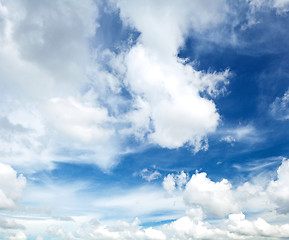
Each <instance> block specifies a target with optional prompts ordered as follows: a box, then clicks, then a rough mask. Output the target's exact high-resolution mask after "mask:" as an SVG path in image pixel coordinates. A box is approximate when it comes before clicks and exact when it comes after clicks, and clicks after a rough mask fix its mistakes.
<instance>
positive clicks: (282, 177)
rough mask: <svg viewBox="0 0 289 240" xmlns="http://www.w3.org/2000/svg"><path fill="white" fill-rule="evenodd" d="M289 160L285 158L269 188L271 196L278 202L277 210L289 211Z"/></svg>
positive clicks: (283, 212)
mask: <svg viewBox="0 0 289 240" xmlns="http://www.w3.org/2000/svg"><path fill="white" fill-rule="evenodd" d="M288 181H289V160H288V159H284V160H283V162H282V164H281V166H280V167H279V168H278V170H277V180H275V181H274V180H272V181H271V182H270V183H269V185H268V188H267V193H268V194H269V197H270V198H271V199H272V200H273V202H274V203H275V204H277V211H278V212H279V213H282V214H287V213H289V186H288Z"/></svg>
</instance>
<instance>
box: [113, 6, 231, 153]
mask: <svg viewBox="0 0 289 240" xmlns="http://www.w3.org/2000/svg"><path fill="white" fill-rule="evenodd" d="M116 3H117V5H118V6H119V8H120V14H121V17H122V20H123V22H124V23H126V24H128V25H130V26H132V27H135V28H136V29H137V30H138V31H140V33H141V35H140V38H139V39H138V42H137V44H136V45H135V46H133V47H132V48H131V49H130V50H129V51H128V53H127V55H126V58H125V61H126V66H127V73H126V75H125V84H126V86H127V88H128V89H129V91H130V92H131V94H132V96H133V97H134V101H135V102H136V104H134V105H135V106H138V105H139V104H138V103H139V102H140V101H141V103H142V105H141V106H142V107H138V108H137V109H138V110H137V111H134V112H133V113H134V115H133V116H134V119H135V118H136V116H137V119H143V121H141V122H142V123H143V124H140V122H139V123H138V125H137V124H135V121H133V119H132V128H131V129H130V130H126V132H133V133H134V132H136V133H137V134H136V135H137V136H138V135H139V132H141V131H142V130H144V129H145V130H147V133H148V140H149V141H150V142H152V143H155V144H158V145H160V146H161V147H166V148H178V147H182V146H184V145H185V144H187V143H188V144H189V145H191V146H192V147H193V148H194V150H195V151H199V150H200V149H207V142H206V138H205V137H206V135H207V134H208V133H211V132H214V131H215V129H216V127H217V125H218V121H219V114H218V113H217V109H216V106H215V104H214V102H213V101H210V100H208V99H206V98H203V97H201V96H200V92H206V93H207V94H209V95H216V94H217V93H218V92H219V91H222V90H220V85H221V86H223V85H224V84H226V83H228V80H227V78H228V77H229V72H228V71H225V72H222V73H205V72H199V71H196V70H194V68H193V67H192V66H191V65H190V64H185V63H184V61H182V60H181V59H179V58H178V57H176V55H177V52H178V50H179V48H180V47H181V46H182V45H183V43H184V40H185V36H186V35H187V34H188V31H189V29H194V30H196V31H203V30H204V29H207V28H210V27H212V26H215V25H216V24H218V23H220V22H221V21H222V20H223V19H224V18H225V12H224V11H219V10H221V9H222V10H224V8H226V3H225V1H218V2H215V1H202V2H199V1H197V2H191V1H180V2H174V1H167V2H166V3H165V4H163V2H162V1H146V2H143V3H141V4H139V3H138V4H136V3H134V2H133V1H116ZM197 9H198V10H197ZM160 11H161V12H160ZM212 16H213V17H212ZM140 96H141V100H140ZM143 106H145V108H143ZM149 124H150V125H149ZM144 135H145V134H141V136H144Z"/></svg>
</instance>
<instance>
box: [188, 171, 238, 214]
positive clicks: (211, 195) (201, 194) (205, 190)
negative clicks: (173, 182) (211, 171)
mask: <svg viewBox="0 0 289 240" xmlns="http://www.w3.org/2000/svg"><path fill="white" fill-rule="evenodd" d="M231 188H232V185H231V184H230V183H229V182H228V180H226V179H223V180H222V181H221V182H216V183H215V182H213V181H211V180H210V179H208V178H207V176H206V174H205V173H196V174H195V175H193V176H192V178H191V180H190V181H189V182H188V183H187V185H186V189H185V192H184V200H185V201H186V202H187V203H188V204H191V205H197V206H201V207H202V208H203V209H204V211H205V213H206V214H207V215H208V216H214V217H224V216H226V215H228V214H229V213H232V212H236V211H238V210H239V207H238V204H236V199H234V197H233V193H232V191H231Z"/></svg>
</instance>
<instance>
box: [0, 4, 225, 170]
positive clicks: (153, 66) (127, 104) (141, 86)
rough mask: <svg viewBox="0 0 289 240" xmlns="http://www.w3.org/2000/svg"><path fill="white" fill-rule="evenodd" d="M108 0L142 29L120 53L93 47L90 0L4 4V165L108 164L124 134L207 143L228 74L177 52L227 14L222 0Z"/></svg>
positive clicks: (167, 142) (164, 143) (161, 141)
mask: <svg viewBox="0 0 289 240" xmlns="http://www.w3.org/2000/svg"><path fill="white" fill-rule="evenodd" d="M111 3H112V5H114V6H116V7H117V8H119V10H120V16H121V19H122V21H123V23H124V24H125V25H127V26H129V27H130V28H135V29H136V30H137V31H139V32H140V36H139V38H138V39H137V41H136V44H132V45H131V44H128V45H127V46H125V48H124V49H122V48H121V49H120V51H119V53H116V52H113V51H111V50H110V49H100V48H98V46H94V45H93V44H92V41H91V40H92V39H93V38H95V37H96V38H97V36H96V35H95V30H96V28H97V27H99V25H98V23H97V21H96V20H97V17H98V6H97V3H96V2H94V1H91V0H86V1H84V2H83V3H82V4H79V3H78V2H77V1H69V2H66V1H62V0H58V1H57V2H56V3H55V4H51V3H50V2H49V1H43V2H41V3H38V2H37V3H36V2H35V3H34V2H33V3H31V2H30V1H21V2H20V1H16V2H13V3H12V2H9V1H4V2H2V3H1V5H0V6H1V7H0V13H1V16H2V18H1V19H2V20H1V25H0V31H1V33H3V34H1V37H0V41H1V46H2V47H1V50H0V56H1V60H2V62H0V63H1V64H0V65H1V67H0V70H1V71H0V72H1V76H0V78H1V82H0V84H1V86H2V87H1V90H0V93H1V105H0V109H1V116H0V118H1V119H2V120H1V121H0V126H1V125H3V126H5V127H3V128H1V132H0V143H1V147H0V148H1V149H0V150H1V152H3V154H2V155H1V156H3V157H1V158H0V159H1V161H2V162H6V163H8V162H9V163H10V164H12V165H13V166H17V167H21V168H22V169H24V170H25V171H37V170H39V169H43V168H50V169H51V168H52V167H53V166H54V165H53V162H54V161H66V162H67V161H68V162H71V161H76V162H86V163H88V162H89V163H93V164H96V165H98V166H99V167H100V168H102V169H103V170H108V169H110V168H111V167H113V166H115V165H116V164H117V163H118V157H117V156H118V154H119V153H120V152H121V151H120V149H122V148H123V146H122V145H123V143H124V142H125V140H126V137H127V136H128V135H134V136H135V137H136V139H137V140H139V141H140V142H142V143H143V142H145V143H153V144H157V145H159V146H161V147H165V148H179V147H182V146H185V145H189V146H191V147H192V148H193V149H194V150H195V151H199V150H201V149H205V150H206V149H207V148H208V141H207V139H206V136H207V134H209V133H212V132H214V131H215V130H216V128H217V126H218V123H219V121H220V115H219V113H218V112H217V107H216V105H215V103H214V102H213V100H212V98H213V97H215V96H216V95H218V94H220V93H221V92H223V91H224V89H225V85H226V84H228V78H229V76H230V73H229V71H228V70H226V71H224V72H206V71H196V70H195V69H194V67H193V66H192V65H191V64H190V63H189V62H186V61H184V60H183V59H180V58H178V57H177V53H178V51H179V49H180V47H182V45H183V44H184V41H185V38H186V36H188V33H189V30H190V29H193V30H194V31H199V32H202V31H205V30H207V29H209V28H212V27H214V26H216V25H218V24H219V23H221V22H222V21H223V20H224V19H225V17H226V11H223V10H224V9H226V2H225V1H224V0H222V1H218V2H215V1H211V0H207V1H205V2H190V1H181V2H179V3H176V2H174V1H169V2H166V3H165V4H164V2H162V1H148V2H144V3H141V4H136V3H134V2H133V1H117V2H115V1H111ZM149 6H151V7H149ZM208 6H209V7H208ZM109 7H111V5H110V6H109ZM160 9H162V10H161V11H162V13H161V12H160ZM197 9H198V10H197ZM143 11H145V12H146V14H143ZM163 12H166V14H163ZM140 13H141V14H140ZM160 13H161V14H160ZM152 22H154V24H150V23H152ZM168 26H170V27H168ZM9 66H13V70H12V68H10V67H9ZM122 90H124V91H126V92H128V95H130V96H129V98H130V97H131V100H130V99H129V98H127V97H126V96H124V95H123V93H122ZM201 95H202V97H201ZM204 96H206V97H204ZM124 109H125V110H124ZM29 122H30V123H29ZM8 125H9V126H8ZM20 128H21V129H20ZM123 140H124V141H123ZM11 146H13V147H11ZM64 152H65V153H67V152H69V153H70V155H71V156H67V155H66V156H65V154H63V153H64ZM72 155H73V157H72ZM35 163H36V164H35Z"/></svg>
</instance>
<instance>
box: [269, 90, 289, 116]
mask: <svg viewBox="0 0 289 240" xmlns="http://www.w3.org/2000/svg"><path fill="white" fill-rule="evenodd" d="M270 109H271V113H272V115H273V116H274V117H275V118H276V119H279V120H287V119H289V90H287V91H286V92H285V93H284V95H283V97H282V98H279V97H277V98H276V99H275V101H274V102H273V103H272V104H271V106H270Z"/></svg>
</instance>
